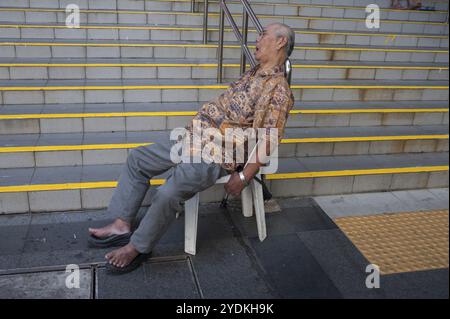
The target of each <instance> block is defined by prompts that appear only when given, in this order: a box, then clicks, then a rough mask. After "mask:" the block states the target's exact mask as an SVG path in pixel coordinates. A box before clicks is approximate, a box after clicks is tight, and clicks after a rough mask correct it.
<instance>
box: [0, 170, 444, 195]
mask: <svg viewBox="0 0 450 319" xmlns="http://www.w3.org/2000/svg"><path fill="white" fill-rule="evenodd" d="M439 171H448V165H447V166H422V167H400V168H382V169H362V170H338V171H323V172H302V173H276V174H269V175H266V178H267V179H273V180H275V179H276V180H281V179H300V178H315V177H337V176H357V175H380V174H400V173H427V172H439ZM164 181H165V180H164V179H154V180H151V181H150V182H149V183H150V184H151V185H161V184H163V183H164ZM116 186H117V181H101V182H86V183H84V182H81V183H64V184H37V185H17V186H0V193H15V192H38V191H60V190H80V189H98V188H114V187H116Z"/></svg>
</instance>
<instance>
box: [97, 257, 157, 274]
mask: <svg viewBox="0 0 450 319" xmlns="http://www.w3.org/2000/svg"><path fill="white" fill-rule="evenodd" d="M150 255H151V253H148V254H139V255H137V256H136V258H134V259H133V260H132V261H131V262H130V263H129V264H128V265H126V266H125V267H116V266H114V265H112V264H110V263H109V262H107V263H106V265H105V269H106V271H107V273H108V274H109V275H123V274H126V273H129V272H131V271H133V270H135V269H136V268H138V267H139V266H140V265H141V264H142V263H143V262H145V261H146V260H147V259H148V258H149V257H150Z"/></svg>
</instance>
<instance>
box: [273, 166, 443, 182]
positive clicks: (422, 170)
mask: <svg viewBox="0 0 450 319" xmlns="http://www.w3.org/2000/svg"><path fill="white" fill-rule="evenodd" d="M439 171H448V165H447V166H421V167H401V168H379V169H378V168H377V169H362V170H339V171H324V172H302V173H276V174H269V175H266V178H267V179H274V180H275V179H278V180H279V179H299V178H314V177H337V176H358V175H380V174H399V173H426V172H439Z"/></svg>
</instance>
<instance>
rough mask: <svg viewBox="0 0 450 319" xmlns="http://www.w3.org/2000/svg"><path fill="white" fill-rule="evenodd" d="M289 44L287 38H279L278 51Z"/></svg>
mask: <svg viewBox="0 0 450 319" xmlns="http://www.w3.org/2000/svg"><path fill="white" fill-rule="evenodd" d="M286 44H287V38H286V37H279V38H278V39H277V49H278V50H280V49H281V48H282V47H284V46H285V45H286Z"/></svg>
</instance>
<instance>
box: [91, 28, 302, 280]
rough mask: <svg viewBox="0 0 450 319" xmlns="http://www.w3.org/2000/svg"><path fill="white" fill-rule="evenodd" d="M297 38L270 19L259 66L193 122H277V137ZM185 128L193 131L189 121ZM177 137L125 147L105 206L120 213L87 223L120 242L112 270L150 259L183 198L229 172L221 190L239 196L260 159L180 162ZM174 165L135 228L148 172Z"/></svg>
mask: <svg viewBox="0 0 450 319" xmlns="http://www.w3.org/2000/svg"><path fill="white" fill-rule="evenodd" d="M294 37H295V36H294V32H293V31H292V30H291V29H290V28H289V27H288V26H286V25H284V24H281V23H274V24H270V25H268V26H267V27H266V28H265V29H264V31H263V32H262V33H261V34H260V35H259V36H258V39H257V42H256V52H255V58H256V60H257V61H258V62H259V63H258V65H257V66H256V67H255V68H253V69H252V70H249V71H248V72H246V73H245V74H244V75H243V76H242V77H241V78H240V79H239V80H238V81H236V82H234V83H232V84H231V85H230V87H229V88H228V89H227V91H225V92H224V93H223V94H221V95H220V96H219V97H218V98H216V99H214V100H212V101H210V102H208V103H205V104H204V105H203V107H202V108H201V109H200V110H199V112H198V113H197V115H196V116H195V117H194V119H193V122H194V121H197V122H199V123H201V127H202V128H203V129H204V128H215V129H218V130H220V132H223V131H224V129H225V128H249V127H250V128H266V129H270V128H276V129H278V136H277V138H278V139H280V138H281V137H282V133H283V130H284V126H285V124H286V120H287V117H288V113H289V110H290V109H291V108H292V105H293V103H294V98H293V95H292V92H291V90H290V88H289V85H288V83H287V80H286V78H285V76H284V62H285V61H286V59H287V58H288V57H289V55H290V54H291V53H292V51H293V48H294ZM188 129H189V130H192V124H191V125H189V126H188ZM205 142H207V141H202V143H201V145H205ZM174 143H175V141H167V142H163V143H157V144H153V145H150V146H141V147H138V148H136V149H133V150H132V151H131V152H130V154H129V156H128V158H127V162H126V165H125V166H124V169H123V171H122V174H121V175H120V178H119V182H118V186H117V188H116V189H115V192H114V194H113V197H112V199H111V202H110V204H109V207H108V211H109V212H111V213H115V214H116V216H120V217H119V218H117V219H116V220H115V221H114V222H113V223H112V224H109V225H107V226H105V227H103V228H97V229H95V228H90V229H89V232H90V238H89V242H90V244H91V245H93V246H95V247H112V246H122V247H121V248H119V249H116V250H114V251H112V252H110V253H108V254H106V256H105V258H106V259H107V260H108V263H107V268H108V270H109V271H110V272H113V273H125V272H129V271H131V270H133V269H135V268H137V267H138V266H139V265H140V264H141V263H142V262H143V261H144V260H145V259H146V258H148V256H149V254H150V252H151V251H152V249H153V247H154V246H155V244H156V243H157V241H158V240H159V239H160V237H161V236H162V235H163V234H164V232H165V231H166V230H167V228H168V226H169V225H170V223H171V222H172V221H173V220H174V218H175V215H176V212H178V211H179V210H180V202H183V201H186V200H188V199H189V198H191V197H192V196H193V195H194V194H196V193H197V192H200V191H202V190H204V189H207V188H209V187H210V186H212V185H214V184H215V182H216V180H217V179H219V178H220V177H222V176H224V175H226V174H230V173H231V174H232V175H231V178H230V180H229V182H228V183H227V184H226V185H225V190H226V192H227V193H228V194H231V195H239V194H240V193H241V191H242V190H243V188H244V187H245V186H246V184H247V183H248V182H249V181H250V180H251V179H252V178H253V177H254V175H255V174H256V173H257V172H258V171H259V168H260V167H261V165H262V164H261V163H260V161H259V160H258V159H257V160H256V161H254V162H253V163H249V164H248V165H247V166H246V167H245V169H244V170H243V171H242V172H239V173H238V172H236V171H235V168H236V166H237V163H236V162H232V163H228V164H227V163H222V164H219V163H216V162H209V163H208V162H205V161H201V162H200V163H186V162H182V163H179V164H177V163H174V161H173V160H171V156H170V152H171V149H172V147H173V145H174ZM171 168H173V171H172V173H171V175H170V177H169V178H168V179H167V180H166V182H165V184H163V185H162V186H160V187H159V188H158V189H157V191H156V194H155V195H154V197H153V198H152V204H151V206H150V207H149V209H148V211H147V212H146V214H145V216H144V217H143V219H142V220H141V222H140V223H139V225H138V227H137V228H136V229H135V230H134V232H132V227H131V225H132V223H133V222H134V219H135V216H136V214H137V211H138V209H139V207H140V205H141V203H142V201H143V198H144V196H145V194H146V192H147V190H148V187H149V179H151V178H152V177H153V176H156V175H159V174H162V173H164V172H165V171H167V170H169V169H171Z"/></svg>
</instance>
